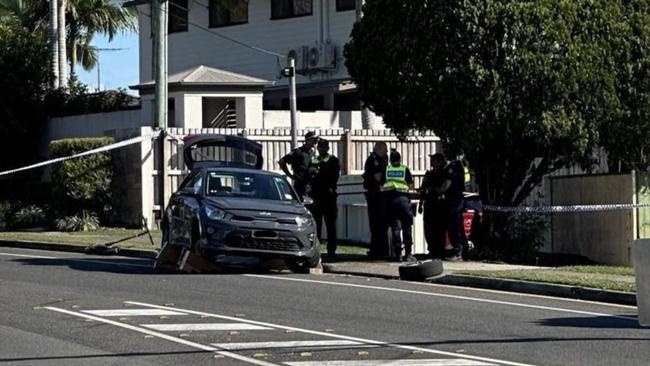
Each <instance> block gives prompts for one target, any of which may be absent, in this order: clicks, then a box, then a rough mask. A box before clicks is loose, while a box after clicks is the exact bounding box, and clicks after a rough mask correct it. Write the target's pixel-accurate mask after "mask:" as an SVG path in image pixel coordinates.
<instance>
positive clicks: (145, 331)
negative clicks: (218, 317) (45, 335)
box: [45, 306, 278, 366]
mask: <svg viewBox="0 0 650 366" xmlns="http://www.w3.org/2000/svg"><path fill="white" fill-rule="evenodd" d="M45 309H48V310H52V311H57V312H59V313H63V314H67V315H72V316H77V317H80V318H86V319H92V320H95V321H98V322H102V323H106V324H110V325H114V326H116V327H120V328H124V329H129V330H132V331H135V332H139V333H143V334H148V335H151V336H154V337H157V338H161V339H164V340H167V341H171V342H175V343H179V344H183V345H186V346H189V347H192V348H197V349H200V350H203V351H208V352H216V353H217V354H220V355H222V356H224V357H229V358H232V359H235V360H239V361H244V362H247V363H250V364H253V365H260V366H278V365H276V364H274V363H270V362H266V361H261V360H256V359H254V358H250V357H246V356H241V355H238V354H236V353H232V352H228V351H221V350H219V349H217V348H215V347H212V346H206V345H204V344H201V343H196V342H192V341H188V340H186V339H182V338H178V337H174V336H170V335H168V334H164V333H160V332H156V331H153V330H149V329H144V328H140V327H136V326H134V325H130V324H124V323H120V322H116V321H113V320H110V319H104V318H100V317H98V316H94V315H90V314H83V313H79V312H75V311H70V310H66V309H60V308H56V307H53V306H47V307H45Z"/></svg>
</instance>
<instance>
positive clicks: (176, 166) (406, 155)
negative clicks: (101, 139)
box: [116, 128, 440, 226]
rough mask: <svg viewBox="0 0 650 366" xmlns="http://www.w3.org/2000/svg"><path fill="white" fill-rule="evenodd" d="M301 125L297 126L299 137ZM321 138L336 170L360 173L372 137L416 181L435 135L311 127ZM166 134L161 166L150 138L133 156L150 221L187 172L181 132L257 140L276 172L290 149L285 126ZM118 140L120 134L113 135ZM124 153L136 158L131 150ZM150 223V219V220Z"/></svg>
mask: <svg viewBox="0 0 650 366" xmlns="http://www.w3.org/2000/svg"><path fill="white" fill-rule="evenodd" d="M136 131H137V133H139V134H146V133H150V131H151V130H150V129H149V128H141V129H138V130H136ZM306 132H307V131H306V130H301V131H299V132H298V136H299V143H302V141H300V139H301V138H302V136H304V134H305V133H306ZM316 132H317V133H318V134H319V135H320V136H321V137H323V138H326V139H328V140H329V141H330V146H331V153H332V154H334V155H336V156H338V157H339V159H341V165H342V174H346V175H360V174H361V173H362V172H363V165H364V163H365V160H366V158H367V157H368V155H370V153H371V152H372V149H373V146H374V144H375V143H376V142H377V141H384V142H386V143H387V144H388V146H389V148H395V149H397V150H398V151H400V153H401V154H402V159H403V161H404V163H405V164H406V165H407V166H408V167H409V168H410V169H411V172H412V173H413V176H414V179H415V183H416V186H418V185H419V184H420V182H421V179H422V176H423V175H424V173H425V172H426V170H427V167H428V166H429V157H428V155H429V154H433V153H435V152H437V151H440V139H439V138H438V137H437V136H435V135H433V134H432V133H423V134H412V135H410V136H408V137H407V138H406V139H404V140H403V141H400V140H398V139H397V138H396V137H395V136H394V135H392V134H391V133H390V132H389V131H387V130H344V129H327V130H316ZM168 133H169V135H170V136H167V137H166V138H165V146H164V151H163V153H164V156H165V159H164V161H166V162H167V164H165V166H164V167H161V166H160V163H159V162H160V159H158V158H157V156H159V155H158V154H159V153H160V152H159V151H158V145H157V144H153V143H150V142H146V143H143V144H142V148H141V149H140V154H141V155H140V156H139V157H137V158H139V160H140V161H141V163H142V169H141V174H142V177H141V187H142V195H141V196H140V200H141V206H142V214H143V216H144V217H145V218H147V219H148V222H150V223H152V224H153V223H154V222H156V220H158V219H159V218H160V207H161V202H160V201H161V199H162V200H164V201H163V202H162V205H165V204H166V203H167V201H168V200H169V197H170V196H171V194H172V192H173V191H175V190H176V188H177V187H178V185H179V184H180V182H181V181H182V179H183V177H184V176H185V175H186V174H187V173H188V172H187V168H186V167H185V163H184V161H183V147H182V144H181V143H179V141H178V140H179V139H182V138H183V137H185V136H187V135H197V134H220V135H242V136H245V137H246V138H248V139H250V140H253V141H256V142H258V143H260V144H262V147H263V149H262V154H263V156H264V166H263V169H265V170H270V171H275V172H280V167H279V164H278V161H279V160H280V158H281V157H282V156H284V155H285V154H287V153H288V152H289V151H291V134H290V131H289V130H286V129H277V130H261V129H211V128H205V129H182V128H170V129H169V130H168ZM122 135H124V136H132V135H133V133H124V132H121V133H120V134H119V135H116V137H117V136H122ZM116 139H117V140H119V139H120V138H116ZM130 159H136V157H135V156H133V157H130ZM161 178H162V179H165V184H164V189H165V192H164V195H161V194H160V193H159V187H160V184H159V180H160V179H161ZM152 226H155V225H152Z"/></svg>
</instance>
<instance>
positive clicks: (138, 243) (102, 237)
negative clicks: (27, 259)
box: [0, 229, 160, 250]
mask: <svg viewBox="0 0 650 366" xmlns="http://www.w3.org/2000/svg"><path fill="white" fill-rule="evenodd" d="M143 233H144V232H143V231H142V230H132V229H100V230H95V231H79V232H60V231H44V232H24V231H5V232H0V240H25V241H35V242H42V243H60V244H72V245H80V246H81V245H83V246H86V245H96V244H106V243H112V242H116V241H120V242H119V243H116V244H114V246H119V247H121V248H129V249H144V250H155V249H158V248H159V246H160V231H152V232H151V236H152V238H153V242H154V245H151V241H150V239H149V236H148V235H147V234H146V233H145V234H144V235H141V236H138V237H135V236H136V235H138V234H143ZM121 240H123V241H121Z"/></svg>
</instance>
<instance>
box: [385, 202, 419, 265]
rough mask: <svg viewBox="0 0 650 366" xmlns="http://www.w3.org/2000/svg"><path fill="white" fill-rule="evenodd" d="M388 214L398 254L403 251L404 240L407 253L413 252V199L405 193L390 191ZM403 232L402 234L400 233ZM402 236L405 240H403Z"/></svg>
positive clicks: (394, 245)
mask: <svg viewBox="0 0 650 366" xmlns="http://www.w3.org/2000/svg"><path fill="white" fill-rule="evenodd" d="M387 201H388V215H389V223H390V228H391V232H392V236H393V248H394V249H395V252H396V254H397V255H399V254H400V253H401V252H402V242H403V244H404V249H405V252H406V255H410V254H411V253H412V247H413V235H412V234H411V226H412V225H413V214H412V213H411V200H410V199H409V198H408V196H406V195H403V194H393V193H391V192H389V193H388V196H387ZM400 232H401V235H400ZM402 237H403V239H404V240H402Z"/></svg>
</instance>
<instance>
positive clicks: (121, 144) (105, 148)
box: [0, 131, 160, 176]
mask: <svg viewBox="0 0 650 366" xmlns="http://www.w3.org/2000/svg"><path fill="white" fill-rule="evenodd" d="M159 135H160V131H156V132H153V133H150V134H148V135H143V136H138V137H133V138H130V139H127V140H123V141H120V142H116V143H114V144H110V145H106V146H102V147H99V148H97V149H92V150H88V151H84V152H82V153H79V154H74V155H70V156H64V157H60V158H56V159H51V160H47V161H43V162H40V163H36V164H32V165H28V166H24V167H22V168H17V169H11V170H6V171H4V172H0V176H3V175H9V174H14V173H18V172H22V171H25V170H30V169H34V168H38V167H42V166H46V165H50V164H55V163H60V162H62V161H65V160H70V159H76V158H80V157H82V156H87V155H92V154H97V153H100V152H106V151H110V150H114V149H119V148H122V147H125V146H129V145H133V144H137V143H140V142H142V141H144V140H149V139H151V140H155V139H157V138H158V136H159Z"/></svg>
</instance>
